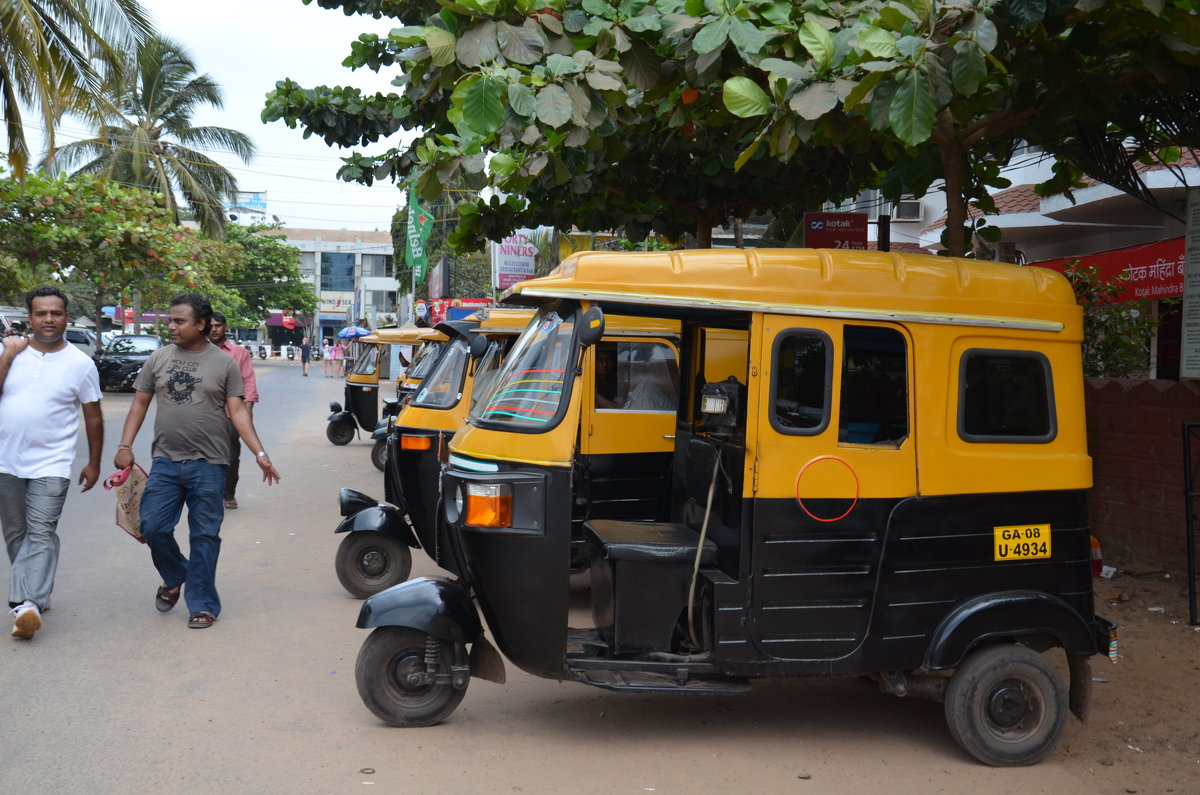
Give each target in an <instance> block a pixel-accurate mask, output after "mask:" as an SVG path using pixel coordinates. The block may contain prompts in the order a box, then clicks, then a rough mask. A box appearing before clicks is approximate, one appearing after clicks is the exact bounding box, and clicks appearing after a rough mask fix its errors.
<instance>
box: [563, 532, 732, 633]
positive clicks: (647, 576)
mask: <svg viewBox="0 0 1200 795" xmlns="http://www.w3.org/2000/svg"><path fill="white" fill-rule="evenodd" d="M583 527H584V532H585V536H586V537H587V539H588V543H589V545H590V547H591V549H590V551H591V580H592V620H593V622H594V623H595V625H596V630H597V632H598V633H599V635H600V637H601V639H602V640H604V641H605V642H606V643H610V644H612V648H613V651H615V652H617V653H619V654H625V653H641V652H650V651H670V650H671V649H670V644H671V638H672V634H673V632H674V629H675V623H676V620H677V619H678V618H679V615H680V613H681V612H682V611H683V609H684V607H685V606H686V604H687V594H688V585H689V583H690V582H691V575H692V566H693V565H694V564H695V560H696V545H697V544H698V543H699V541H700V534H699V533H698V532H696V531H695V530H693V529H692V528H690V527H688V526H687V525H685V524H673V523H670V522H622V521H619V520H615V519H594V520H592V521H590V522H584V524H583ZM716 561H717V545H716V544H714V543H713V542H712V541H710V540H708V539H705V540H704V546H703V548H702V550H701V553H700V562H701V563H702V564H707V565H713V564H715V563H716Z"/></svg>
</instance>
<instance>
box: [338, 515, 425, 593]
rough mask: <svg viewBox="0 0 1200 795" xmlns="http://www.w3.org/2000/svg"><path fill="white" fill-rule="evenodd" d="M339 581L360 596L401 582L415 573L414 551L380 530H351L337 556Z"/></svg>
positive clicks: (377, 591)
mask: <svg viewBox="0 0 1200 795" xmlns="http://www.w3.org/2000/svg"><path fill="white" fill-rule="evenodd" d="M334 567H335V568H336V569H337V577H338V581H339V582H340V583H341V584H342V587H343V588H345V589H346V590H347V591H349V592H350V593H351V594H352V595H354V596H356V597H358V598H359V599H366V598H367V597H368V596H374V595H375V594H377V593H379V592H380V591H382V590H385V589H387V588H391V587H392V586H393V585H399V584H400V583H402V582H404V581H405V580H407V579H408V575H409V574H410V573H411V572H412V552H410V551H409V549H408V545H407V544H405V543H404V542H403V541H401V540H400V539H398V538H396V537H395V536H390V535H388V534H387V533H383V532H380V531H377V530H365V531H364V530H359V531H357V532H353V533H349V534H347V535H346V537H345V538H343V539H342V543H341V544H339V545H338V551H337V556H336V557H335V558H334Z"/></svg>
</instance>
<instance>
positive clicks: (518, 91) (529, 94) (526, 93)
mask: <svg viewBox="0 0 1200 795" xmlns="http://www.w3.org/2000/svg"><path fill="white" fill-rule="evenodd" d="M508 106H509V107H510V108H512V110H513V113H515V114H517V115H518V116H521V117H524V118H526V119H528V118H530V117H532V116H533V115H534V114H536V113H537V100H536V99H535V98H534V96H533V89H531V88H530V87H529V86H527V85H525V84H524V83H510V84H509V86H508Z"/></svg>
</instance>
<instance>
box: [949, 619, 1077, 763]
mask: <svg viewBox="0 0 1200 795" xmlns="http://www.w3.org/2000/svg"><path fill="white" fill-rule="evenodd" d="M945 706H946V723H947V724H949V726H950V734H951V735H953V736H954V739H955V740H956V741H958V744H959V745H961V746H962V747H963V749H964V750H966V752H967V753H969V754H971V756H973V757H975V758H976V759H978V760H979V761H981V762H983V763H984V764H988V765H992V766H993V767H1016V766H1020V765H1032V764H1033V763H1034V762H1037V761H1038V760H1039V759H1041V758H1042V757H1043V756H1045V755H1046V754H1047V753H1049V751H1050V749H1051V748H1053V747H1054V745H1055V743H1057V742H1058V740H1059V738H1060V737H1061V736H1062V733H1063V730H1064V729H1065V728H1066V722H1067V687H1066V684H1065V683H1064V682H1063V677H1062V674H1060V673H1059V672H1058V669H1057V668H1055V667H1054V664H1053V663H1051V662H1050V660H1048V659H1046V657H1045V656H1044V655H1042V654H1039V653H1037V652H1036V651H1034V650H1033V649H1030V648H1028V647H1025V646H1018V645H1016V644H1012V643H1003V644H998V645H995V646H987V647H985V648H982V649H979V650H977V651H975V652H972V653H971V655H970V656H968V657H967V659H966V660H965V661H964V662H963V664H962V665H960V666H959V667H958V670H957V671H955V672H954V676H953V678H951V680H950V684H949V686H948V687H947V688H946V704H945Z"/></svg>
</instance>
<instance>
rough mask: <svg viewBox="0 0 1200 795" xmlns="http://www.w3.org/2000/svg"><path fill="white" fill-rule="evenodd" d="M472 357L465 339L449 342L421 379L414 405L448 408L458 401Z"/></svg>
mask: <svg viewBox="0 0 1200 795" xmlns="http://www.w3.org/2000/svg"><path fill="white" fill-rule="evenodd" d="M470 359H471V353H470V350H469V349H468V348H467V343H466V342H465V341H464V340H461V339H456V340H453V341H451V342H449V343H447V346H446V349H445V350H444V351H443V352H442V355H441V356H439V357H437V364H436V365H434V367H433V370H432V371H431V372H430V373H429V375H428V376H426V377H425V378H424V379H423V380H422V381H421V387H420V389H418V390H417V396H416V398H414V399H413V405H414V406H421V407H423V408H429V409H448V408H451V407H452V406H454V405H455V404H456V403H458V398H459V395H460V394H461V391H462V382H463V373H465V372H466V371H467V362H468V361H470Z"/></svg>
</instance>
